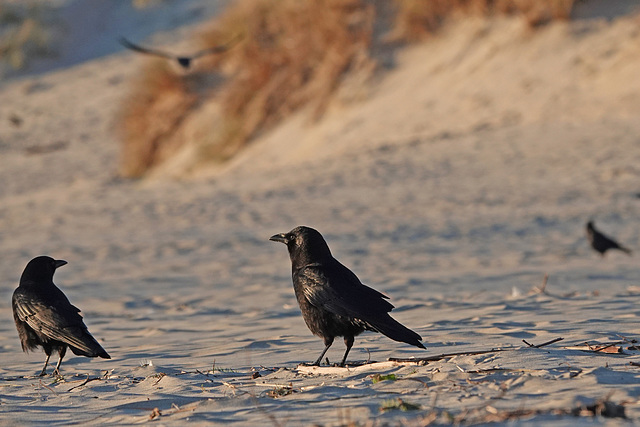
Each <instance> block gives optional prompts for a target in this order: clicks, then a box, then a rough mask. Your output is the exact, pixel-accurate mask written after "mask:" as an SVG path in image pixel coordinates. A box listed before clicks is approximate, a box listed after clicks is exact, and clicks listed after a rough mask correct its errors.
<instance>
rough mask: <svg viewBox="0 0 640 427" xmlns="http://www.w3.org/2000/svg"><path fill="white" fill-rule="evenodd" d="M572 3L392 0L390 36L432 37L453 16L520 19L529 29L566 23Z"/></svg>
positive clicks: (566, 0) (552, 0) (547, 0)
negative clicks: (394, 9) (513, 16)
mask: <svg viewBox="0 0 640 427" xmlns="http://www.w3.org/2000/svg"><path fill="white" fill-rule="evenodd" d="M574 2H575V0H395V3H396V5H397V12H396V21H395V29H394V34H395V35H396V37H398V38H400V39H403V40H420V39H424V38H425V37H428V36H430V35H432V34H434V33H435V32H436V31H437V30H438V29H439V28H440V27H441V26H442V24H443V23H444V22H445V21H446V20H447V19H448V18H450V17H452V16H456V15H458V16H459V15H469V14H476V15H497V14H508V15H511V14H519V15H522V16H523V17H524V18H525V19H526V21H527V23H528V24H529V26H531V27H536V26H539V25H542V24H545V23H547V22H550V21H552V20H556V19H562V20H566V19H569V16H570V14H571V10H572V9H573V4H574Z"/></svg>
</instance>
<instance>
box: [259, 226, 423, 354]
mask: <svg viewBox="0 0 640 427" xmlns="http://www.w3.org/2000/svg"><path fill="white" fill-rule="evenodd" d="M269 240H272V241H275V242H282V243H284V244H285V245H287V249H288V250H289V257H290V258H291V266H292V278H293V289H294V291H295V294H296V298H297V300H298V304H299V305H300V311H302V318H303V319H304V321H305V323H306V324H307V327H308V328H309V329H310V330H311V332H312V333H313V334H314V335H317V336H319V337H320V338H322V339H323V340H324V344H325V348H324V350H323V351H322V353H321V354H320V357H318V360H316V361H315V362H314V363H313V365H315V366H319V365H320V361H321V360H322V358H323V357H324V355H325V353H326V352H327V350H329V347H331V344H333V340H334V338H335V337H340V336H341V337H344V343H345V345H346V346H347V350H346V351H345V353H344V357H343V358H342V362H340V366H344V365H345V362H346V360H347V355H348V354H349V350H351V347H352V346H353V342H354V337H355V336H356V335H359V334H360V333H362V332H363V331H365V330H366V331H375V332H380V333H382V334H384V335H386V336H387V337H389V338H391V339H392V340H395V341H401V342H405V343H407V344H411V345H415V346H416V347H420V348H425V347H424V345H422V343H421V342H420V341H421V340H422V337H421V336H420V335H418V334H417V333H415V332H413V331H412V330H411V329H408V328H407V327H405V326H403V325H402V324H400V323H399V322H397V321H396V320H394V319H393V318H392V317H391V316H389V314H388V313H389V312H390V311H391V310H392V309H393V305H392V304H391V303H390V302H388V301H386V300H387V299H389V297H388V296H386V295H384V294H382V293H380V292H378V291H376V290H375V289H372V288H370V287H368V286H366V285H363V284H362V283H361V282H360V280H359V279H358V277H357V276H356V275H355V274H354V273H353V272H352V271H351V270H349V269H348V268H347V267H345V266H344V265H342V264H341V263H340V262H339V261H338V260H337V259H335V258H334V257H333V256H332V255H331V251H330V250H329V246H327V243H326V242H325V240H324V238H323V237H322V235H321V234H320V233H319V232H318V231H317V230H314V229H313V228H309V227H304V226H299V227H296V228H294V229H293V230H291V231H290V232H288V233H282V234H276V235H274V236H271V237H270V238H269Z"/></svg>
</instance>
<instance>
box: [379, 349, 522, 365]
mask: <svg viewBox="0 0 640 427" xmlns="http://www.w3.org/2000/svg"><path fill="white" fill-rule="evenodd" d="M520 348H521V347H513V348H492V349H491V350H479V351H461V352H459V353H442V354H437V355H434V356H429V357H411V358H401V357H390V358H389V359H387V360H389V361H390V362H416V363H417V362H435V361H437V360H442V359H446V358H448V357H455V356H475V355H477V354H487V353H498V352H500V351H513V350H518V349H520Z"/></svg>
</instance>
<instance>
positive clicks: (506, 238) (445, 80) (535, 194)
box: [0, 0, 640, 426]
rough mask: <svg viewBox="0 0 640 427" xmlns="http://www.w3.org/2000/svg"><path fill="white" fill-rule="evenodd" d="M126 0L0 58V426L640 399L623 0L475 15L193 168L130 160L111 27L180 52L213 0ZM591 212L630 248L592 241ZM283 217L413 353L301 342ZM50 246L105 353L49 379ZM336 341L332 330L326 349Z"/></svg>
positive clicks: (498, 417)
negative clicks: (345, 359) (28, 303)
mask: <svg viewBox="0 0 640 427" xmlns="http://www.w3.org/2000/svg"><path fill="white" fill-rule="evenodd" d="M96 3H100V2H97V1H93V0H86V1H84V2H82V1H79V2H69V4H68V5H67V6H66V7H65V8H63V10H62V12H61V16H62V19H67V20H70V21H69V22H73V19H72V18H73V17H74V16H78V15H77V14H80V13H88V12H86V11H87V10H89V9H90V7H89V6H91V4H94V5H95V4H96ZM130 3H131V2H115V5H111V6H104V5H103V6H101V7H103V9H100V8H96V9H95V10H93V9H92V12H91V13H90V15H87V16H88V18H87V21H86V22H87V23H86V24H85V25H86V26H89V25H91V27H92V28H99V31H98V32H96V33H95V34H93V33H92V34H93V35H92V36H91V37H89V36H88V35H86V34H88V33H85V32H88V31H89V30H88V29H87V28H84V27H83V28H79V29H78V28H76V29H75V30H69V32H70V34H72V35H73V34H77V37H76V38H73V37H68V40H75V42H74V43H79V42H78V38H80V39H82V40H84V41H85V44H91V43H92V41H94V40H95V46H97V47H96V48H95V49H88V48H87V47H78V46H77V45H75V46H73V45H70V46H64V47H63V49H62V53H61V56H60V58H58V59H57V60H53V59H52V60H47V61H43V62H39V63H36V64H33V66H32V68H30V69H27V70H26V71H24V72H22V73H17V74H12V75H9V76H6V78H5V79H4V80H3V81H1V82H0V100H2V101H1V102H0V182H2V185H0V260H1V261H0V282H1V283H2V286H1V287H0V301H3V303H2V304H0V318H1V319H2V320H3V321H2V322H0V354H1V360H2V364H1V366H0V386H1V388H0V424H7V425H8V424H11V425H36V424H42V423H43V422H47V423H48V424H50V425H84V424H87V425H89V424H91V425H96V424H106V425H116V424H122V425H128V424H142V423H146V422H154V423H160V424H162V425H183V424H185V423H187V422H188V423H189V424H190V425H212V424H223V423H224V424H227V423H234V424H238V425H258V424H261V425H278V426H280V425H282V426H284V425H287V426H289V425H326V426H337V425H412V426H413V425H430V424H431V425H442V424H451V423H459V424H463V425H476V424H483V423H490V422H500V423H506V422H508V421H509V422H515V423H516V425H557V426H563V425H576V424H580V425H603V424H605V425H628V424H629V423H631V422H633V423H636V422H639V421H640V402H639V400H638V399H639V397H640V386H639V384H640V348H638V349H636V348H635V347H634V345H637V343H636V341H635V340H636V339H640V335H639V334H638V322H639V321H640V309H638V307H637V304H638V303H639V302H640V269H639V268H638V260H637V258H638V256H639V253H640V227H638V224H639V222H638V221H639V218H640V166H639V165H640V139H639V138H640V137H639V135H640V121H639V120H638V117H640V79H638V78H637V76H638V75H640V30H639V28H640V27H639V26H638V24H640V15H638V12H633V8H632V7H631V6H632V3H633V2H625V1H616V2H613V3H615V4H616V7H615V8H613V7H612V8H608V9H607V8H605V9H606V10H608V11H613V10H615V11H618V12H619V13H618V14H612V15H611V16H609V15H606V14H604V13H602V8H603V6H602V5H603V3H606V2H602V1H595V0H594V1H587V2H584V4H581V5H579V7H578V9H577V11H576V14H577V18H576V19H574V20H572V21H570V22H556V23H552V24H549V25H547V26H545V27H542V28H540V29H538V30H536V31H531V30H530V29H527V28H526V26H525V25H524V24H523V22H521V20H518V19H517V18H496V19H494V20H490V21H487V20H481V19H479V18H468V19H466V20H464V21H462V22H459V23H454V24H451V25H450V26H448V27H446V28H445V29H444V30H443V31H442V32H441V33H440V34H438V35H437V36H436V37H434V39H432V40H430V41H429V42H426V43H422V44H418V45H411V46H407V47H406V48H404V49H401V50H399V51H398V52H397V54H396V57H394V59H393V67H390V68H389V69H388V70H386V71H384V72H383V73H381V74H380V76H379V77H377V78H376V80H375V82H372V83H371V85H370V88H369V90H368V91H367V93H366V94H364V95H363V96H362V97H360V99H358V100H357V101H350V102H348V103H339V102H336V103H335V105H332V106H331V108H330V109H329V110H328V112H327V114H326V115H325V117H323V118H322V119H321V120H320V121H318V122H313V121H311V120H310V119H309V115H308V114H307V113H308V112H304V111H303V112H301V113H299V114H298V115H296V116H294V117H292V118H290V119H289V120H287V121H286V122H285V123H283V124H281V125H279V126H278V127H277V128H275V129H273V130H272V131H270V132H269V133H268V134H265V135H263V136H262V137H261V138H259V139H257V140H255V141H253V143H252V144H251V145H250V146H249V147H248V148H247V149H245V150H244V151H243V152H241V153H240V154H239V155H238V156H236V157H235V158H234V159H232V160H231V161H230V162H229V163H227V164H224V165H218V166H211V167H209V168H205V169H201V170H198V171H197V172H196V173H194V174H192V175H190V176H182V177H179V178H176V177H175V176H174V174H173V173H172V171H174V170H175V167H176V165H167V167H166V169H164V170H163V169H162V168H160V170H159V171H158V172H157V173H156V174H155V175H154V176H153V177H152V178H150V179H144V180H125V179H122V178H120V177H118V175H117V170H118V160H119V158H118V156H119V141H118V139H117V132H116V128H117V123H116V121H115V119H114V117H115V116H116V114H117V112H118V109H119V107H120V103H121V102H122V100H123V99H124V97H125V95H126V94H127V91H128V89H129V84H131V81H132V79H133V77H134V76H135V75H136V73H137V72H139V70H140V66H141V64H142V61H143V60H142V59H141V58H140V57H139V56H136V55H134V54H133V53H131V52H130V51H126V50H125V49H123V48H122V47H121V46H119V45H118V44H117V43H116V42H115V40H116V38H117V36H118V35H120V34H122V33H123V32H124V33H125V34H126V35H128V36H130V37H132V38H133V39H135V40H141V41H145V40H146V41H147V42H149V43H151V42H154V43H157V45H165V46H168V47H170V48H171V47H172V48H175V49H179V48H181V47H183V46H184V39H185V35H186V34H190V33H191V32H192V31H194V30H196V29H197V28H198V25H201V24H202V22H205V21H206V19H208V18H210V17H212V16H215V14H216V13H218V12H219V8H221V7H222V4H223V3H217V2H206V1H196V0H189V1H184V2H175V3H179V4H180V6H176V5H175V4H173V3H172V2H167V3H166V4H167V5H172V4H173V6H166V5H165V6H158V7H157V8H150V9H148V10H145V11H144V13H143V12H140V11H136V10H134V9H133V8H132V6H131V5H130ZM163 7H166V8H169V9H170V10H167V9H162V8H163ZM136 14H140V15H136ZM94 15H95V16H94ZM137 16H142V17H137ZM101 17H102V19H106V18H105V17H108V18H109V20H108V21H107V22H112V23H113V22H121V23H122V24H121V25H120V26H118V25H115V23H113V24H109V25H107V24H104V25H97V24H96V23H99V22H102V21H101V20H100V19H101ZM170 17H173V19H171V18H170ZM92 23H93V24H92ZM74 31H77V32H74ZM68 43H72V41H68ZM74 47H75V48H74ZM13 116H18V117H20V119H21V120H20V124H18V125H17V124H15V123H14V122H12V121H11V120H10V118H11V117H13ZM589 219H594V220H595V222H596V225H597V226H598V227H599V228H600V229H601V230H602V231H604V232H605V233H607V234H609V235H611V236H614V237H615V238H616V239H618V240H619V241H620V242H621V243H623V244H625V245H626V246H627V247H629V248H630V249H632V250H633V251H634V254H633V255H632V256H627V255H626V254H624V253H621V252H609V253H607V254H606V256H604V257H601V256H599V255H598V254H597V253H595V252H594V251H593V250H592V249H591V248H590V247H589V244H588V242H587V239H586V236H585V230H584V226H585V223H586V222H587V221H588V220H589ZM297 225H307V226H311V227H314V228H316V229H318V230H319V231H320V232H321V233H322V234H323V235H324V236H325V238H326V240H327V242H328V244H329V246H330V247H331V249H332V252H333V254H334V256H335V257H336V258H337V259H339V260H340V261H341V262H342V263H343V264H345V265H346V266H348V267H349V268H351V269H352V270H353V271H354V272H355V273H356V274H357V275H358V277H359V278H360V279H361V280H362V281H363V283H365V284H367V285H369V286H371V287H373V288H375V289H377V290H379V291H382V292H384V293H385V294H387V295H389V296H390V297H391V302H392V303H393V304H394V305H395V307H396V308H395V309H394V310H393V312H392V315H393V317H394V318H396V319H397V320H399V321H400V322H402V323H403V324H405V325H407V326H408V327H410V328H411V329H413V330H415V331H416V332H418V333H419V334H421V335H422V337H423V339H424V344H425V346H426V347H427V350H421V349H417V348H415V347H411V346H409V345H406V344H403V343H398V342H395V341H392V340H390V339H388V338H386V337H385V336H383V335H381V334H375V333H370V332H365V333H364V334H362V335H360V336H359V337H357V338H356V342H355V345H354V348H353V349H352V351H351V354H350V358H349V361H350V362H351V363H352V364H351V365H350V366H348V367H347V368H337V367H331V366H326V365H325V366H322V367H320V368H310V367H306V366H299V365H300V364H302V363H308V362H312V361H313V360H315V358H316V357H317V356H318V354H319V353H320V351H321V350H322V348H323V344H322V341H321V340H320V339H319V338H317V337H314V336H313V335H311V333H310V332H309V330H308V329H307V328H306V326H305V324H304V322H303V320H302V317H301V315H300V310H299V308H298V305H297V302H296V300H295V297H294V294H293V289H292V285H291V264H290V261H289V257H288V254H287V251H286V248H285V247H284V246H283V245H282V244H278V243H274V242H270V241H269V240H268V239H269V236H271V235H273V234H275V233H280V232H286V231H289V230H291V229H292V228H293V227H295V226H297ZM42 254H47V255H50V256H52V257H55V258H57V259H64V260H66V261H68V263H69V264H68V265H66V266H64V267H62V268H60V270H59V271H58V272H57V273H56V276H55V278H54V281H55V282H56V284H57V285H58V286H59V287H60V288H61V289H62V290H63V291H64V292H65V293H66V295H67V296H68V297H69V299H70V300H71V302H72V303H73V304H74V305H76V306H78V307H79V308H80V309H82V314H83V316H84V320H85V323H86V324H87V326H88V327H89V330H90V331H91V333H92V334H93V335H94V336H95V337H96V339H97V340H98V341H99V342H100V343H101V345H102V346H103V347H104V348H105V349H106V350H107V351H108V352H109V354H110V355H111V357H112V359H111V360H103V359H88V358H85V357H76V356H74V355H72V354H71V353H70V352H69V353H68V355H67V356H66V358H65V361H64V362H63V364H62V377H61V378H58V379H57V378H55V377H52V376H46V377H37V376H36V374H37V373H38V372H39V371H40V369H41V368H42V364H43V362H44V358H45V356H44V354H43V353H42V352H40V351H35V352H32V353H29V354H24V353H22V351H21V348H20V341H19V339H18V335H17V332H16V329H15V326H14V322H13V317H12V312H11V304H10V301H11V295H12V293H13V291H14V289H15V288H16V287H17V285H18V280H19V277H20V274H21V273H22V270H23V269H24V266H25V265H26V263H27V262H28V261H29V260H30V259H31V258H33V257H35V256H37V255H42ZM545 274H548V280H547V282H546V286H544V287H543V285H542V283H543V278H544V276H545ZM555 338H563V340H561V341H557V342H554V343H552V344H548V345H545V346H543V347H540V348H533V347H530V346H529V345H528V344H526V343H525V342H523V340H526V341H527V342H528V343H530V344H532V345H534V346H535V345H539V344H543V343H545V342H548V341H550V340H553V339H555ZM600 344H605V346H604V347H603V346H599V345H600ZM343 352H344V345H343V343H342V340H341V339H337V340H336V342H335V343H334V345H333V347H332V348H331V349H330V350H329V352H328V353H327V356H328V359H329V361H330V362H332V363H335V362H338V361H339V360H340V358H341V357H342V354H343ZM453 353H457V355H448V356H442V357H438V356H439V355H444V354H453ZM389 358H398V359H408V358H431V359H432V360H424V361H422V362H394V361H389ZM605 402H606V403H605ZM622 414H624V416H625V417H627V418H629V419H630V420H631V421H625V420H623V419H622V418H621V415H622ZM577 417H579V418H577Z"/></svg>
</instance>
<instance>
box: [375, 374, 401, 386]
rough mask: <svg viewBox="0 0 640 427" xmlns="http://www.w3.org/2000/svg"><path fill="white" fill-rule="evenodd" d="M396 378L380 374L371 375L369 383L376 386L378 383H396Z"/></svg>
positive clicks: (392, 375) (391, 375) (393, 375)
mask: <svg viewBox="0 0 640 427" xmlns="http://www.w3.org/2000/svg"><path fill="white" fill-rule="evenodd" d="M397 380H398V378H397V377H396V374H387V375H380V374H373V375H371V381H372V382H373V383H374V384H376V383H379V382H380V381H397Z"/></svg>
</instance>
